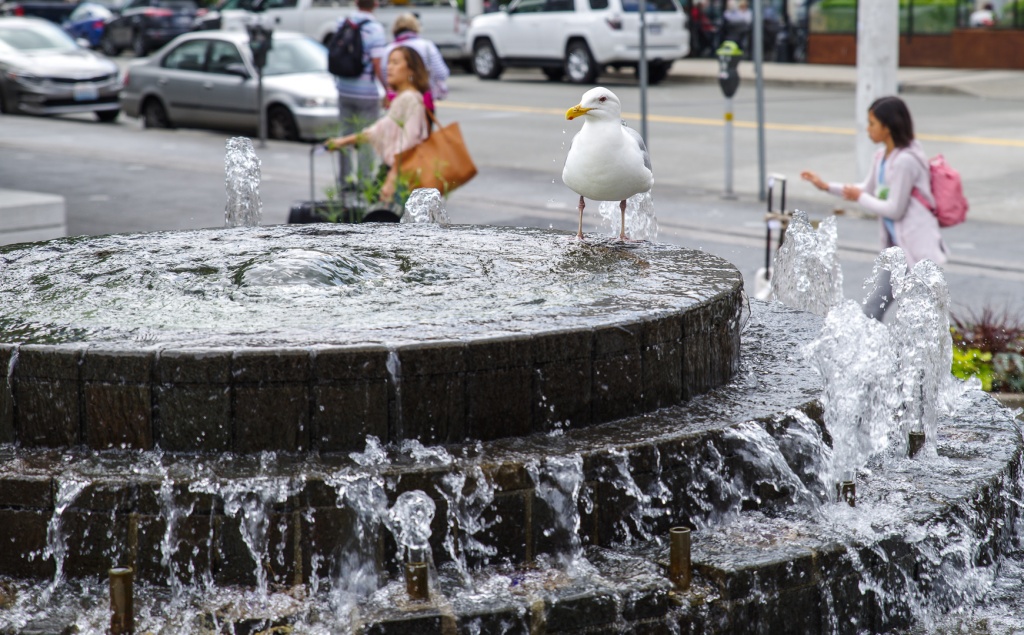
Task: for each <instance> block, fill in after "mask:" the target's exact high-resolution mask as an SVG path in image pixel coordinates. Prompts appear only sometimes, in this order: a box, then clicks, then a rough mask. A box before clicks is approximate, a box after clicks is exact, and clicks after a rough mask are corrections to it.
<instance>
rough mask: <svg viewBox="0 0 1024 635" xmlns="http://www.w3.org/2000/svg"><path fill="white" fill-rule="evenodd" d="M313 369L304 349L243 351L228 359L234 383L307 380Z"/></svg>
mask: <svg viewBox="0 0 1024 635" xmlns="http://www.w3.org/2000/svg"><path fill="white" fill-rule="evenodd" d="M311 371H312V363H311V360H310V355H309V353H308V352H306V351H305V350H300V351H295V350H288V349H281V350H260V349H254V350H242V351H237V352H235V354H234V355H233V356H232V358H231V377H232V380H233V381H234V382H236V383H242V384H248V383H276V382H306V381H309V379H310V376H311Z"/></svg>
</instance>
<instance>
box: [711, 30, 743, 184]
mask: <svg viewBox="0 0 1024 635" xmlns="http://www.w3.org/2000/svg"><path fill="white" fill-rule="evenodd" d="M715 54H716V55H717V56H718V85H719V86H721V87H722V93H724V94H725V198H736V196H735V194H733V191H732V96H733V95H735V94H736V89H737V88H739V87H740V74H739V68H738V67H739V64H740V60H741V59H743V51H741V50H740V47H739V45H738V44H736V43H735V42H733V41H732V40H726V41H725V42H723V43H722V45H721V46H719V47H718V50H716V51H715Z"/></svg>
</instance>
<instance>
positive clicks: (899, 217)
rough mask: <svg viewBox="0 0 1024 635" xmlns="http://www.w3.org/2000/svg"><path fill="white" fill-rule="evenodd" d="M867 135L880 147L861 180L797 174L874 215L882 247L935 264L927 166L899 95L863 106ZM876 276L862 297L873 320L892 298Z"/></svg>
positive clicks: (938, 242)
mask: <svg viewBox="0 0 1024 635" xmlns="http://www.w3.org/2000/svg"><path fill="white" fill-rule="evenodd" d="M868 136H869V137H870V138H871V140H872V141H873V142H875V143H880V144H882V145H883V147H882V148H881V149H880V150H879V151H878V152H877V153H876V154H875V158H874V161H872V164H871V171H870V172H869V173H868V175H867V178H866V179H865V180H864V182H862V183H859V184H850V183H845V184H844V183H827V182H825V181H823V180H822V179H821V178H820V177H819V176H818V175H817V174H816V173H814V172H811V171H804V172H802V173H801V174H800V176H801V178H803V179H804V180H806V181H810V182H811V183H812V184H813V185H814V186H815V187H817V188H818V189H819V190H825V191H828V192H830V193H832V194H835V195H836V196H842V197H843V198H845V199H846V200H848V201H854V202H856V203H858V204H860V206H861V207H863V208H864V209H865V210H867V211H869V212H871V213H873V214H875V215H877V216H878V219H879V221H878V222H879V233H880V235H881V240H882V249H886V248H888V247H894V246H895V247H900V248H901V249H903V253H904V254H906V258H907V266H908V267H910V268H913V267H914V265H915V264H917V263H918V262H919V261H921V260H925V259H928V260H931V261H933V262H934V263H935V264H937V265H941V264H943V263H945V262H946V255H947V249H946V245H945V243H944V242H943V241H942V236H941V235H940V234H939V221H938V219H937V218H936V216H935V214H934V213H933V212H932V210H933V209H935V208H936V205H935V198H934V196H933V194H932V184H931V169H930V168H929V162H928V158H927V157H926V156H925V154H924V151H923V150H922V149H921V144H919V143H918V142H917V141H915V140H914V122H913V120H912V119H911V117H910V111H909V110H908V109H907V105H906V103H904V102H903V100H902V99H900V98H899V97H881V98H879V99H876V100H875V101H874V103H872V104H871V107H870V108H868ZM880 278H881V279H880V280H879V281H878V285H877V286H876V288H875V289H874V291H873V292H872V294H871V295H870V296H869V297H868V299H867V300H865V301H864V313H866V314H867V315H868V316H870V317H872V318H875V319H877V320H881V319H882V318H883V316H884V315H885V311H886V309H887V308H888V307H889V304H890V301H891V300H892V287H891V285H890V283H889V279H888V276H886V275H881V276H880Z"/></svg>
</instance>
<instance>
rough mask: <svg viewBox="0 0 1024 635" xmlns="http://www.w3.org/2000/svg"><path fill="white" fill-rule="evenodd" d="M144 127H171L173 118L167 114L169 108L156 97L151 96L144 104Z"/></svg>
mask: <svg viewBox="0 0 1024 635" xmlns="http://www.w3.org/2000/svg"><path fill="white" fill-rule="evenodd" d="M142 127H143V128H171V127H173V126H172V124H171V118H170V117H168V116H167V109H166V108H164V105H163V104H161V103H160V100H159V99H157V98H156V97H150V98H149V99H147V100H146V102H145V103H144V104H142Z"/></svg>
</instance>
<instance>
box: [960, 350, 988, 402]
mask: <svg viewBox="0 0 1024 635" xmlns="http://www.w3.org/2000/svg"><path fill="white" fill-rule="evenodd" d="M952 370H953V374H954V375H955V376H957V377H959V378H960V379H970V378H971V377H977V378H978V379H980V380H981V389H982V390H984V391H986V392H989V391H991V390H992V353H987V352H985V351H980V350H978V349H976V348H967V349H964V348H960V347H953V368H952Z"/></svg>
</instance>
